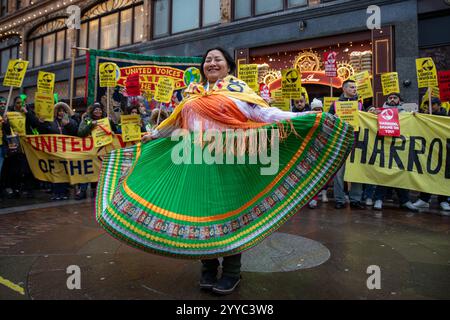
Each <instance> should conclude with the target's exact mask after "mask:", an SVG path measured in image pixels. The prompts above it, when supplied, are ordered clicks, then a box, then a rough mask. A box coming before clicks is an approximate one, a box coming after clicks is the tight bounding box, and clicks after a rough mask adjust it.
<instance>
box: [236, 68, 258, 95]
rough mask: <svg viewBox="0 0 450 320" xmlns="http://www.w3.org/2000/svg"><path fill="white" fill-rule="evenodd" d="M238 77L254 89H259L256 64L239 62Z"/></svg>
mask: <svg viewBox="0 0 450 320" xmlns="http://www.w3.org/2000/svg"><path fill="white" fill-rule="evenodd" d="M238 78H239V79H241V80H242V81H244V82H245V83H247V85H248V86H249V87H250V88H252V89H253V90H254V91H259V84H258V65H257V64H240V65H239V69H238Z"/></svg>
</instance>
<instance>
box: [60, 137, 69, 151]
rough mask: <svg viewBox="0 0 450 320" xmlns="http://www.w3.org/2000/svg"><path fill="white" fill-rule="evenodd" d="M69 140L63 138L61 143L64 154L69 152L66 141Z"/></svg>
mask: <svg viewBox="0 0 450 320" xmlns="http://www.w3.org/2000/svg"><path fill="white" fill-rule="evenodd" d="M67 139H68V137H64V136H62V137H61V142H62V152H67V148H66V140H67Z"/></svg>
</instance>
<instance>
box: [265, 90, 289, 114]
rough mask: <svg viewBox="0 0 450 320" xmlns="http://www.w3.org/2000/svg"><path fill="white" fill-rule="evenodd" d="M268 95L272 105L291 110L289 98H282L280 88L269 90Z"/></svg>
mask: <svg viewBox="0 0 450 320" xmlns="http://www.w3.org/2000/svg"><path fill="white" fill-rule="evenodd" d="M270 95H271V97H272V103H271V104H270V105H271V106H272V107H276V108H278V109H281V110H284V111H291V104H290V102H291V100H290V99H285V98H283V92H282V91H281V89H278V90H273V91H271V92H270Z"/></svg>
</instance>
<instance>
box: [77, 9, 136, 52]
mask: <svg viewBox="0 0 450 320" xmlns="http://www.w3.org/2000/svg"><path fill="white" fill-rule="evenodd" d="M143 10H144V6H143V5H142V1H133V0H108V1H104V2H102V3H100V4H97V5H95V6H94V7H92V8H90V9H88V10H87V11H86V12H85V13H84V14H83V16H82V18H81V29H80V31H79V33H78V45H79V46H80V47H88V48H89V49H114V48H118V47H122V46H125V45H129V44H132V43H136V42H140V41H142V40H143V38H144V37H143V33H144V19H143V16H144V12H143ZM79 54H80V55H83V54H85V53H84V52H79Z"/></svg>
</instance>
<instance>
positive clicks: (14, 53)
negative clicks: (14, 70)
mask: <svg viewBox="0 0 450 320" xmlns="http://www.w3.org/2000/svg"><path fill="white" fill-rule="evenodd" d="M19 46H20V38H19V37H18V36H12V37H8V38H3V39H2V40H0V73H2V74H3V73H5V72H6V69H7V67H8V62H9V60H11V59H18V58H19Z"/></svg>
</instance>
